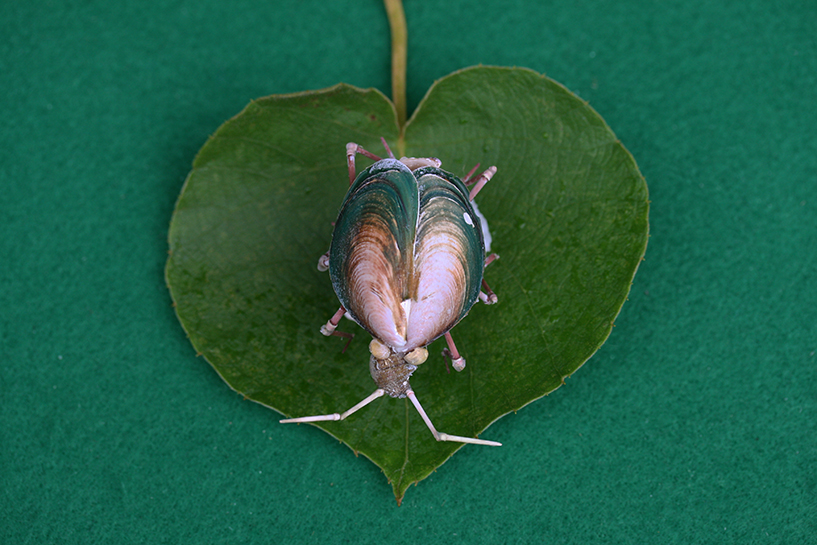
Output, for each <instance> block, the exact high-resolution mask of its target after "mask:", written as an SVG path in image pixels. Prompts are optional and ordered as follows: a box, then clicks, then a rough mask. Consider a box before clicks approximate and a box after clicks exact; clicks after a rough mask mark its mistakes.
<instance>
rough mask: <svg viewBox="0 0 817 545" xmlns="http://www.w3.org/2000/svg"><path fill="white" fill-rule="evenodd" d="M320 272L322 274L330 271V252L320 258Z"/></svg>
mask: <svg viewBox="0 0 817 545" xmlns="http://www.w3.org/2000/svg"><path fill="white" fill-rule="evenodd" d="M318 270H319V271H321V272H324V271H328V270H329V252H326V253H325V254H323V255H322V256H320V257H319V258H318Z"/></svg>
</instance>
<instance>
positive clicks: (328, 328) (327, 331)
mask: <svg viewBox="0 0 817 545" xmlns="http://www.w3.org/2000/svg"><path fill="white" fill-rule="evenodd" d="M344 314H346V309H345V308H343V307H340V308H339V309H338V311H337V312H336V313H335V314H333V315H332V317H331V318H329V321H328V322H326V323H325V324H324V325H322V326H321V333H322V334H323V335H326V336H327V337H329V336H330V335H334V336H335V337H343V338H344V339H349V341H348V342H347V343H346V346H344V347H343V350H342V352H346V349H347V348H348V347H349V343H350V342H352V339H354V338H355V334H354V333H346V332H345V331H335V328H337V327H338V323H340V319H341V318H343V315H344Z"/></svg>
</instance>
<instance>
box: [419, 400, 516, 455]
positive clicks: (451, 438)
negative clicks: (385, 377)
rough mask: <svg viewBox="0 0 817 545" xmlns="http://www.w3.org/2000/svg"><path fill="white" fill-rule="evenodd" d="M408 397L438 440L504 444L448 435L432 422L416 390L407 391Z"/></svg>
mask: <svg viewBox="0 0 817 545" xmlns="http://www.w3.org/2000/svg"><path fill="white" fill-rule="evenodd" d="M406 397H408V398H409V399H410V400H411V403H412V404H413V405H414V408H415V409H417V412H418V413H420V416H421V417H422V419H423V422H425V423H426V426H428V429H429V430H431V434H432V435H433V436H434V439H436V440H437V441H451V442H454V443H471V444H473V445H486V446H489V447H501V446H502V443H497V442H496V441H486V440H485V439H476V438H474V437H462V436H460V435H448V434H447V433H440V432H438V431H437V429H436V428H435V427H434V424H432V423H431V419H430V418H429V417H428V415H427V414H426V412H425V411H424V410H423V406H422V405H420V401H419V400H418V399H417V396H416V395H414V392H413V391H412V390H409V391H408V392H406Z"/></svg>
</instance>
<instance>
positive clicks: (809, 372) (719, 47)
mask: <svg viewBox="0 0 817 545" xmlns="http://www.w3.org/2000/svg"><path fill="white" fill-rule="evenodd" d="M407 17H408V22H409V68H408V74H409V107H410V108H411V107H413V106H416V104H417V103H418V102H419V100H420V98H422V95H423V94H424V92H425V90H426V89H427V88H428V86H429V85H430V84H431V83H432V81H433V80H434V79H436V78H439V77H441V76H443V75H445V74H447V73H450V72H452V71H454V70H456V69H458V68H462V67H464V66H469V65H473V64H478V63H483V64H495V65H508V66H512V65H516V66H526V67H529V68H532V69H534V70H537V71H540V72H544V73H547V74H548V75H549V76H551V77H553V78H554V79H556V80H558V81H560V82H562V83H564V84H565V85H567V86H568V87H569V88H570V89H572V90H573V91H575V92H577V93H579V94H580V95H581V96H582V97H583V98H585V99H587V100H588V101H589V102H590V104H591V105H592V106H593V107H594V108H596V109H597V110H598V111H599V112H600V113H601V115H602V116H604V117H605V119H606V120H607V122H608V123H609V124H610V126H611V127H612V128H613V130H614V131H615V132H616V134H617V135H618V136H619V138H620V139H621V140H622V141H623V142H624V144H625V145H626V146H627V147H628V149H629V150H630V151H631V152H632V153H633V155H634V156H635V158H636V160H637V161H638V163H639V165H640V167H641V169H642V172H643V173H644V175H645V177H646V179H647V182H648V183H649V185H650V192H651V200H652V210H651V232H652V237H651V240H650V245H649V247H648V249H647V255H646V261H645V262H644V263H643V264H642V266H641V269H640V271H639V273H638V275H637V276H636V280H635V284H634V286H633V291H632V293H631V295H630V300H629V302H628V303H627V304H625V306H624V308H623V311H622V314H621V315H620V317H619V319H618V321H617V327H616V328H615V330H614V331H613V335H612V336H611V338H610V340H609V341H608V343H607V344H606V345H605V346H604V347H603V348H602V349H601V350H600V351H599V352H598V353H597V354H596V355H595V356H594V357H593V358H592V359H591V360H590V361H589V362H588V364H587V365H586V366H585V367H584V368H582V369H581V370H580V371H579V372H577V373H576V374H575V375H574V376H573V377H572V378H570V379H569V380H568V381H567V386H566V387H564V388H561V389H560V390H558V391H557V392H556V393H554V394H553V395H551V396H549V397H547V398H545V399H542V400H540V401H537V402H535V403H534V404H532V405H530V406H528V407H526V408H525V409H523V410H521V411H519V413H518V414H516V415H511V416H508V417H506V418H504V419H503V420H501V421H499V422H498V423H496V424H494V425H493V426H492V427H491V428H490V430H489V431H490V438H491V439H495V440H498V441H501V442H502V443H503V444H504V446H503V447H501V448H496V449H487V448H478V447H465V448H464V449H462V451H460V452H459V453H457V454H456V455H455V456H454V457H453V458H452V459H451V460H450V461H449V462H448V463H446V464H445V465H444V466H442V467H441V468H440V469H439V470H438V471H437V472H436V473H435V474H433V475H432V476H431V477H429V478H428V479H427V480H425V481H423V482H422V483H420V485H419V486H418V487H416V488H415V487H413V488H410V489H409V490H408V491H407V494H406V498H405V500H404V502H403V506H402V507H400V508H398V507H397V506H396V505H395V502H394V498H393V496H392V494H391V488H390V487H389V486H387V484H386V482H385V479H384V478H383V476H382V475H381V474H380V473H379V471H378V470H377V469H376V468H375V467H374V466H373V465H372V464H371V463H369V462H368V461H366V460H365V459H362V458H361V459H358V458H355V457H354V456H353V455H352V454H351V453H350V452H349V450H348V449H347V448H345V447H343V446H342V445H340V444H338V443H337V442H336V441H334V440H332V439H331V438H330V437H328V436H327V435H325V434H324V433H322V432H320V431H318V430H316V429H314V428H311V427H309V426H291V427H287V426H281V425H278V424H277V416H278V415H277V414H275V413H273V412H271V411H269V410H267V409H265V408H263V407H261V406H259V405H256V404H253V403H250V402H247V401H244V400H243V399H242V398H241V396H239V395H236V394H235V393H233V392H232V391H231V390H230V389H229V388H228V387H227V386H226V385H225V384H224V383H223V382H222V381H221V379H220V378H219V377H218V376H217V374H216V373H215V372H214V371H213V370H212V369H211V368H210V367H209V366H208V365H207V363H206V362H205V361H203V360H202V359H200V358H196V357H195V354H194V351H193V349H192V348H191V346H190V345H189V343H188V342H187V340H186V338H185V335H184V332H183V331H182V329H181V327H180V326H179V324H178V322H177V320H176V318H175V315H174V313H173V310H172V308H171V302H170V298H169V295H168V292H167V289H166V288H165V285H164V280H163V267H164V262H165V258H166V251H167V244H166V232H167V226H168V222H169V219H170V214H171V212H172V209H173V204H174V201H175V198H176V196H177V195H178V193H179V190H180V189H181V185H182V182H183V180H184V177H185V175H186V174H187V172H188V170H189V168H190V164H191V162H192V160H193V157H194V156H195V153H196V151H197V150H198V149H199V147H200V146H201V145H202V144H203V143H204V141H205V140H206V138H207V136H208V135H209V134H211V133H212V132H213V131H215V129H216V128H217V127H218V126H219V125H220V124H221V123H222V122H223V121H224V120H226V119H228V118H229V117H231V116H232V115H234V114H236V113H237V112H239V111H240V110H241V109H242V108H243V106H245V105H246V103H247V102H248V101H249V100H251V99H253V98H257V97H260V96H264V95H268V94H273V93H289V92H296V91H301V90H307V89H318V88H322V87H327V86H329V85H333V84H335V83H337V82H340V81H344V82H346V83H350V84H353V85H358V86H361V87H372V86H373V87H377V88H379V89H382V90H384V91H386V92H388V91H389V89H390V83H389V72H388V69H389V64H388V63H389V60H388V59H389V53H388V26H387V23H386V20H385V17H384V14H383V10H382V6H381V5H380V3H379V2H377V1H375V0H371V1H358V0H348V1H335V0H333V1H329V2H325V1H317V0H312V1H302V2H275V1H271V2H270V1H268V2H253V1H249V0H238V1H235V2H220V1H214V0H202V1H199V2H191V1H187V0H172V1H171V0H144V1H140V2H117V1H104V2H103V1H100V0H95V1H87V2H71V1H68V0H55V1H51V2H21V1H7V2H3V3H2V4H0V93H1V94H0V96H1V97H2V101H0V119H2V123H0V184H2V186H1V187H2V198H0V226H2V240H0V334H1V335H0V542H2V543H10V544H11V543H14V544H20V543H32V544H33V543H37V544H41V543H239V542H240V543H424V544H433V543H460V542H461V543H533V542H547V543H809V542H810V543H813V542H814V540H815V535H817V490H816V489H815V485H817V477H815V475H817V356H815V351H816V350H817V325H816V324H817V310H816V309H817V280H815V279H816V278H817V38H815V37H817V4H815V3H814V2H813V1H796V0H784V1H782V2H774V3H773V2H768V1H761V0H744V1H731V0H714V1H704V0H691V1H687V2H673V3H668V2H652V1H648V0H642V1H632V2H615V3H613V2H601V1H598V0H587V1H584V2H552V1H546V2H534V1H531V2H519V1H511V0H506V1H499V2H491V3H481V2H465V1H445V2H408V6H407ZM338 152H339V153H341V154H342V153H343V150H338ZM497 180H499V179H497ZM508 183H512V182H508ZM495 250H497V251H498V252H499V253H500V254H501V253H502V242H501V241H495ZM271 281H274V279H271ZM499 295H500V299H501V296H502V295H501V294H499ZM312 311H313V309H304V312H312ZM498 311H501V303H500V307H498ZM270 334H276V332H270ZM316 334H317V332H316ZM487 436H488V435H487V434H486V437H487Z"/></svg>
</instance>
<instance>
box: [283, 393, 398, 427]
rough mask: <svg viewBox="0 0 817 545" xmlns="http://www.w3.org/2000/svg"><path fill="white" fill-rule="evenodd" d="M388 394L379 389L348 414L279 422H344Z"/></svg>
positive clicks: (324, 415)
mask: <svg viewBox="0 0 817 545" xmlns="http://www.w3.org/2000/svg"><path fill="white" fill-rule="evenodd" d="M385 393H386V392H385V391H384V390H382V389H381V388H378V389H377V390H375V391H374V392H372V393H371V395H370V396H369V397H367V398H366V399H364V400H363V401H361V402H360V403H358V404H357V405H355V406H354V407H352V408H351V409H349V410H348V411H346V412H342V413H332V414H319V415H317V416H302V417H300V418H285V419H284V420H279V423H280V424H301V423H307V422H325V421H327V420H331V421H335V420H343V419H344V418H346V417H347V416H349V415H351V414H354V413H356V412H357V411H358V410H360V409H362V408H363V407H365V406H366V405H368V404H369V403H371V402H372V401H374V400H375V399H377V398H378V397H381V396H382V395H383V394H385Z"/></svg>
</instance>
